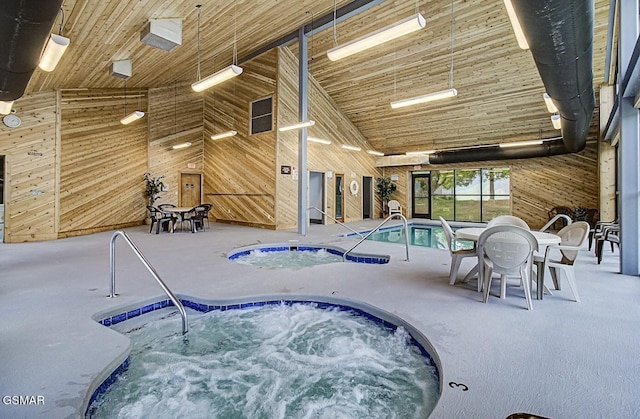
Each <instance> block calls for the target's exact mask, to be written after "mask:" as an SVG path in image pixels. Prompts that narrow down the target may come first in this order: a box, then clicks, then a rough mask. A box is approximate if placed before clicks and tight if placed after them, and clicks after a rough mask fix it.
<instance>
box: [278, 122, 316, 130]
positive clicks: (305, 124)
mask: <svg viewBox="0 0 640 419" xmlns="http://www.w3.org/2000/svg"><path fill="white" fill-rule="evenodd" d="M315 123H316V121H304V122H298V123H297V124H293V125H286V126H284V127H280V128H278V131H280V132H282V131H291V130H294V129H300V128H305V127H310V126H312V125H315Z"/></svg>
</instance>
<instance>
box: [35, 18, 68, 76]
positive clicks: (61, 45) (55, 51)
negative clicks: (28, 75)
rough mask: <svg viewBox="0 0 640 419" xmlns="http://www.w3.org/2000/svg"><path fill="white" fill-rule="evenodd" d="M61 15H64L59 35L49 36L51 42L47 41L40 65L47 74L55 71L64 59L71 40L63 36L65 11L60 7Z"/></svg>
mask: <svg viewBox="0 0 640 419" xmlns="http://www.w3.org/2000/svg"><path fill="white" fill-rule="evenodd" d="M60 14H62V19H61V20H60V28H59V29H58V35H56V34H53V33H52V34H51V35H49V40H48V41H47V45H46V46H45V47H44V51H43V52H42V56H41V57H40V62H39V63H38V67H40V69H41V70H44V71H47V72H50V71H53V70H54V69H55V68H56V66H57V65H58V63H59V62H60V59H61V58H62V55H63V54H64V52H65V51H66V50H67V47H68V46H69V38H65V37H64V36H62V26H63V24H64V10H63V9H62V7H60Z"/></svg>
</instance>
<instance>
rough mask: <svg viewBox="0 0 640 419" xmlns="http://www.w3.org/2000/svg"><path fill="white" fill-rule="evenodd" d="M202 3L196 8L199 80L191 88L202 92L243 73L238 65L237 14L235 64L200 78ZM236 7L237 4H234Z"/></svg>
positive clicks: (234, 37)
mask: <svg viewBox="0 0 640 419" xmlns="http://www.w3.org/2000/svg"><path fill="white" fill-rule="evenodd" d="M201 6H202V5H200V4H198V5H197V6H196V8H197V9H198V74H197V78H198V81H196V82H195V83H193V84H192V85H191V88H192V89H193V90H194V91H195V92H202V91H203V90H206V89H208V88H210V87H213V86H215V85H216V84H220V83H222V82H223V81H226V80H229V79H231V78H233V77H236V76H239V75H240V74H242V68H241V67H239V66H238V65H237V63H238V51H237V49H236V27H235V16H234V25H233V64H231V65H230V66H228V67H225V68H223V69H222V70H220V71H218V72H216V73H214V74H212V75H210V76H207V77H205V78H204V79H200V7H201ZM234 8H235V6H234Z"/></svg>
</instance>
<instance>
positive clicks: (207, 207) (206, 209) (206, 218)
mask: <svg viewBox="0 0 640 419" xmlns="http://www.w3.org/2000/svg"><path fill="white" fill-rule="evenodd" d="M200 206H201V207H202V208H204V211H203V214H202V215H203V217H204V222H205V223H206V224H207V227H211V225H210V224H209V211H211V208H213V204H200Z"/></svg>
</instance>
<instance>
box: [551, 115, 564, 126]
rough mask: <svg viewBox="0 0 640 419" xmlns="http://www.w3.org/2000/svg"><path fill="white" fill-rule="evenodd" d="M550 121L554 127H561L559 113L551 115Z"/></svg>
mask: <svg viewBox="0 0 640 419" xmlns="http://www.w3.org/2000/svg"><path fill="white" fill-rule="evenodd" d="M551 123H552V124H553V127H554V128H555V129H560V128H561V127H562V124H561V122H560V115H558V114H555V115H551Z"/></svg>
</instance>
